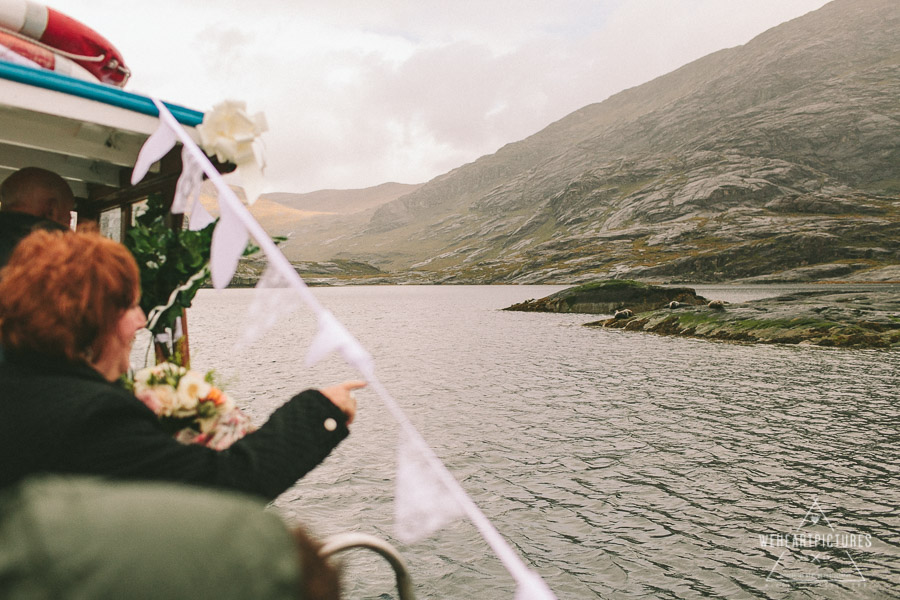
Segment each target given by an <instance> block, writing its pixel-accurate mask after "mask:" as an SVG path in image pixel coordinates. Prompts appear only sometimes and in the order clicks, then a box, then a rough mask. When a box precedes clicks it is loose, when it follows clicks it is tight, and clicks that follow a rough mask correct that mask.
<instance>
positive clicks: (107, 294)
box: [0, 231, 140, 362]
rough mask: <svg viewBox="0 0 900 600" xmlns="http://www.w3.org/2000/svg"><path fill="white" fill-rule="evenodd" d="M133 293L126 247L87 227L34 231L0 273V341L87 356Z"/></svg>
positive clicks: (135, 284) (135, 278) (136, 281)
mask: <svg viewBox="0 0 900 600" xmlns="http://www.w3.org/2000/svg"><path fill="white" fill-rule="evenodd" d="M139 295H140V275H139V273H138V267H137V263H135V261H134V257H132V255H131V253H130V252H129V251H128V249H127V248H125V246H123V245H122V244H120V243H118V242H115V241H113V240H110V239H107V238H104V237H101V236H100V235H97V234H94V233H75V232H71V231H65V232H63V231H54V232H50V231H36V232H34V233H31V234H30V235H28V236H27V237H26V238H25V239H23V240H22V241H21V242H19V244H18V245H17V246H16V248H15V250H14V251H13V253H12V256H10V259H9V262H8V263H7V265H6V267H5V268H4V269H3V270H2V271H0V342H2V344H3V346H4V347H5V348H7V349H9V350H11V351H23V350H24V351H31V352H37V353H39V354H43V355H45V356H52V357H56V358H64V359H66V360H68V361H69V362H88V361H89V360H90V358H91V356H97V355H99V354H100V351H101V349H102V345H103V343H104V342H105V339H106V336H107V335H108V334H110V333H111V332H112V331H113V329H114V327H115V325H116V323H117V321H118V319H119V317H120V315H121V314H122V312H124V311H125V310H127V309H128V308H130V307H131V306H133V305H134V303H135V302H136V301H137V299H138V298H139Z"/></svg>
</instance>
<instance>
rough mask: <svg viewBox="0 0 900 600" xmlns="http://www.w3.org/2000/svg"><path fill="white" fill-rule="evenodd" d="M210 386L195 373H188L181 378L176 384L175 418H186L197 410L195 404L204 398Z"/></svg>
mask: <svg viewBox="0 0 900 600" xmlns="http://www.w3.org/2000/svg"><path fill="white" fill-rule="evenodd" d="M211 387H212V386H211V385H209V383H207V382H206V380H205V379H204V378H203V375H201V374H200V373H197V372H196V371H188V372H187V373H185V374H184V375H182V376H181V380H180V381H179V382H178V411H176V416H179V415H182V416H188V415H192V414H194V412H196V410H197V403H198V402H199V401H200V399H201V398H206V395H207V394H209V390H210V388H211Z"/></svg>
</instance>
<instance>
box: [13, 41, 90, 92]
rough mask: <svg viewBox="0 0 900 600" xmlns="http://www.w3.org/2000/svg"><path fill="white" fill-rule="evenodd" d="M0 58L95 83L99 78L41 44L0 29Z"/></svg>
mask: <svg viewBox="0 0 900 600" xmlns="http://www.w3.org/2000/svg"><path fill="white" fill-rule="evenodd" d="M0 60H5V61H7V62H11V63H16V64H19V65H24V66H26V67H31V68H32V69H46V70H48V71H55V72H56V73H61V74H63V75H68V76H69V77H75V78H76V79H82V80H84V81H90V82H93V83H97V82H99V81H100V80H99V79H97V78H96V77H94V74H93V73H91V72H90V71H88V70H87V69H85V68H84V67H82V66H81V65H79V64H77V63H75V62H73V61H71V60H69V59H68V58H65V57H63V56H58V55H56V54H54V53H53V52H51V51H50V50H47V49H46V48H44V47H43V46H38V45H37V44H33V43H31V42H29V41H28V40H26V39H24V38H22V37H19V36H14V35H12V34H9V33H6V32H4V31H2V30H0Z"/></svg>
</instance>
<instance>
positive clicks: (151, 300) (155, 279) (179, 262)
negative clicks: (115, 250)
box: [125, 194, 215, 335]
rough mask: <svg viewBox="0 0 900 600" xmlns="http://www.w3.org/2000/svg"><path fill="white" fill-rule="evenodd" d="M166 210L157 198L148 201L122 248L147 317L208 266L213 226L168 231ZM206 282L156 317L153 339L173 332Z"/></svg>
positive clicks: (195, 285) (199, 282) (199, 281)
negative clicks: (134, 267)
mask: <svg viewBox="0 0 900 600" xmlns="http://www.w3.org/2000/svg"><path fill="white" fill-rule="evenodd" d="M167 215H168V206H167V204H166V202H164V201H163V198H162V196H161V195H158V194H157V195H153V196H151V197H150V198H148V201H147V210H146V212H144V213H143V214H142V215H140V216H138V217H137V218H136V219H135V221H136V224H135V226H134V227H133V228H131V229H130V230H129V231H128V234H127V236H126V239H125V246H126V247H127V248H128V249H129V250H131V253H132V254H133V255H134V258H135V260H136V261H137V264H138V268H139V269H140V272H141V308H142V309H143V310H144V313H146V314H148V315H149V313H150V310H152V309H153V308H154V307H156V306H162V305H165V304H167V303H168V301H169V296H170V295H171V294H172V292H173V291H174V290H175V289H176V288H179V287H181V286H182V285H184V284H186V283H187V282H188V280H189V279H191V278H192V277H193V276H194V275H196V274H197V273H199V272H200V271H203V270H206V269H207V265H208V263H209V252H210V244H211V242H212V233H213V229H215V223H211V224H210V225H207V226H206V227H205V228H204V229H201V230H200V231H189V230H187V229H178V230H175V229H172V228H171V227H170V226H169V225H168V223H167V222H166V217H167ZM208 279H209V274H208V273H207V275H206V276H205V277H200V278H198V279H197V280H196V281H195V282H194V283H193V284H192V285H191V286H190V287H189V288H187V289H185V290H183V291H181V292H180V293H179V294H178V296H177V298H176V299H175V302H174V303H173V304H172V306H170V307H169V308H168V309H166V311H165V312H164V313H163V314H162V315H161V316H160V318H159V319H158V320H157V322H156V324H155V325H154V327H153V328H152V329H151V332H152V333H153V334H154V335H156V334H158V333H162V332H164V331H165V330H166V329H173V330H174V328H175V319H176V318H177V317H179V316H180V315H181V311H182V309H184V308H189V307H190V306H191V302H192V301H193V299H194V296H195V295H196V294H197V290H199V289H200V287H201V286H202V285H203V284H204V283H205V282H206V281H208Z"/></svg>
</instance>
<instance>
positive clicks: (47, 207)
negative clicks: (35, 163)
mask: <svg viewBox="0 0 900 600" xmlns="http://www.w3.org/2000/svg"><path fill="white" fill-rule="evenodd" d="M74 208H75V196H74V194H72V189H71V188H70V187H69V184H68V183H66V180H65V179H63V178H62V177H60V176H59V175H57V174H56V173H54V172H53V171H48V170H46V169H41V168H39V167H25V168H24V169H20V170H18V171H16V172H15V173H13V174H12V175H10V176H9V177H7V178H6V181H4V182H3V185H0V210H2V211H12V212H21V213H26V214H29V215H33V216H35V217H41V218H43V219H49V220H51V221H56V222H57V223H59V224H60V225H64V226H65V227H68V226H69V223H70V221H71V215H70V214H69V213H71V212H72V210H73V209H74Z"/></svg>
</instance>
